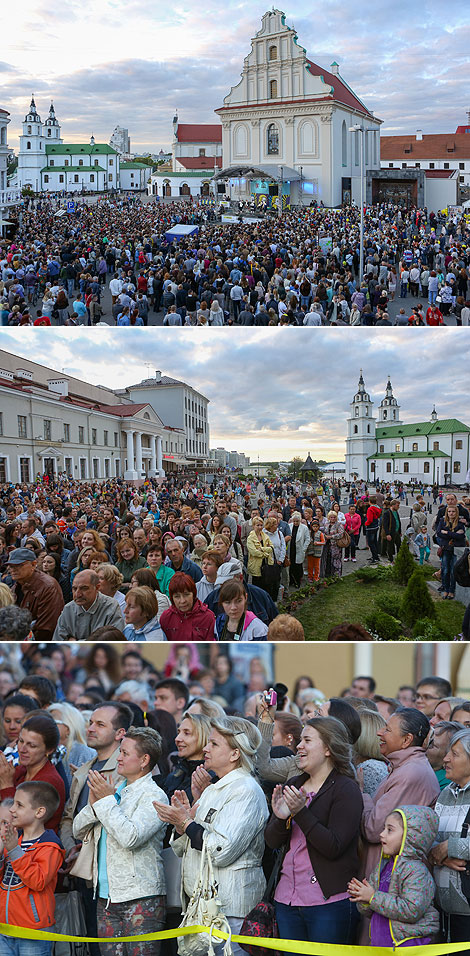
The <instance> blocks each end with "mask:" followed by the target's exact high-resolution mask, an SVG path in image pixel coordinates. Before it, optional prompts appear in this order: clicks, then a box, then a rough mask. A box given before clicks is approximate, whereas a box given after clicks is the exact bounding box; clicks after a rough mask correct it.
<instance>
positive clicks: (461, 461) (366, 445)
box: [346, 371, 470, 485]
mask: <svg viewBox="0 0 470 956" xmlns="http://www.w3.org/2000/svg"><path fill="white" fill-rule="evenodd" d="M373 406H374V402H373V401H372V400H371V397H370V395H369V393H368V392H367V391H366V387H365V383H364V379H363V376H362V371H361V374H360V378H359V383H358V387H357V391H356V394H355V395H354V398H353V400H352V402H351V406H350V407H351V414H350V416H349V418H348V433H347V439H346V479H351V478H353V477H354V476H356V477H358V478H362V479H365V480H366V481H372V482H373V481H377V480H378V481H402V482H404V483H409V482H426V483H429V484H431V485H432V484H434V483H436V484H440V485H465V484H466V483H467V482H468V480H469V478H468V474H469V470H470V427H469V426H468V425H465V424H464V423H463V422H461V421H459V420H458V419H456V418H447V419H439V418H438V415H437V412H436V409H435V408H433V410H432V413H431V417H430V420H429V421H427V422H414V423H410V424H405V423H403V422H402V420H401V416H400V406H399V405H398V402H397V400H396V398H395V396H394V394H393V389H392V384H391V382H390V379H389V380H388V382H387V386H386V390H385V396H384V398H383V399H382V401H381V402H380V405H379V410H378V419H376V418H375V417H374V414H373Z"/></svg>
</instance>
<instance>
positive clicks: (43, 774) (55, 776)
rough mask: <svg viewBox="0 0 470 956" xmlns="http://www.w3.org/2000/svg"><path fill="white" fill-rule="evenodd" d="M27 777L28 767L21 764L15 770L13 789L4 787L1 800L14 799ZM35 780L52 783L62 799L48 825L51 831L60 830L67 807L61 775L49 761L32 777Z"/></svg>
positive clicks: (0, 795) (0, 792) (0, 793)
mask: <svg viewBox="0 0 470 956" xmlns="http://www.w3.org/2000/svg"><path fill="white" fill-rule="evenodd" d="M25 777H26V767H22V766H21V764H20V766H19V767H16V768H15V779H14V783H13V786H12V787H4V788H3V789H2V790H0V800H6V798H7V797H14V796H15V790H16V788H17V787H19V785H20V783H24V780H25ZM32 779H33V780H41V781H43V782H44V783H51V784H52V786H53V787H55V789H56V790H57V793H58V794H59V797H60V803H59V806H58V808H57V810H56V812H55V813H54V816H53V817H51V819H50V820H48V821H47V822H48V825H49V827H50V829H51V830H58V829H59V826H60V821H61V819H62V814H63V812H64V807H65V784H64V781H63V780H62V777H61V776H60V773H59V772H58V771H57V770H56V769H55V767H54V766H53V765H52V764H51V762H50V760H48V761H47V762H46V763H45V764H44V766H43V767H41V769H40V770H38V772H37V774H36V775H35V776H34V777H32Z"/></svg>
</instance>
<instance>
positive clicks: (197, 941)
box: [178, 841, 233, 956]
mask: <svg viewBox="0 0 470 956" xmlns="http://www.w3.org/2000/svg"><path fill="white" fill-rule="evenodd" d="M183 868H184V859H183ZM184 926H207V928H208V929H210V933H192V934H190V935H188V936H178V953H179V956H203V954H206V953H207V956H215V950H214V943H215V944H216V945H217V944H220V943H222V942H223V940H221V939H218V937H215V938H214V937H213V936H212V932H213V930H214V929H218V930H220V931H221V932H223V933H227V934H228V939H227V940H226V942H225V944H224V948H223V953H224V956H233V950H232V932H231V929H230V925H229V922H228V920H227V917H226V916H224V914H223V913H222V912H221V902H220V900H219V897H218V895H217V884H216V882H215V879H214V871H213V867H212V860H211V856H210V853H209V851H208V850H207V848H206V843H205V841H204V842H203V844H202V850H201V864H200V867H199V876H198V879H197V882H196V886H195V887H194V890H193V892H192V894H191V897H190V900H189V903H188V905H187V907H186V912H185V914H184V916H183V920H182V922H181V923H180V929H182V928H183V927H184Z"/></svg>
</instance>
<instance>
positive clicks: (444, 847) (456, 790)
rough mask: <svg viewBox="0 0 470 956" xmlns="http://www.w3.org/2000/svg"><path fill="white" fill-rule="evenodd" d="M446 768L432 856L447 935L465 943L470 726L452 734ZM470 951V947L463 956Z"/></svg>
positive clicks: (469, 919)
mask: <svg viewBox="0 0 470 956" xmlns="http://www.w3.org/2000/svg"><path fill="white" fill-rule="evenodd" d="M444 768H445V771H446V776H447V779H448V780H449V786H448V787H446V788H445V789H444V790H442V792H441V793H440V795H439V797H438V799H437V802H436V805H435V810H436V813H437V815H438V817H439V832H438V835H437V840H438V843H437V844H436V845H435V846H434V847H433V849H432V850H431V853H430V857H429V859H430V862H431V863H432V864H433V866H434V872H433V876H434V880H435V883H436V886H437V897H436V901H437V904H438V906H439V909H440V913H441V923H442V933H443V939H444V940H445V941H446V942H451V943H461V942H467V941H468V940H469V939H470V900H469V897H468V896H466V895H465V893H464V887H463V885H462V877H463V874H464V871H465V868H466V866H467V865H468V861H469V860H470V843H469V840H468V836H467V835H466V831H465V830H463V829H462V828H463V826H464V823H465V822H466V821H468V815H469V813H470V789H469V784H470V730H467V729H464V730H459V731H458V733H456V734H454V736H453V737H452V738H451V742H450V750H449V751H448V753H447V754H446V756H445V757H444ZM462 834H463V835H462ZM469 953H470V950H468V949H467V950H465V951H464V953H463V956H468V954H469Z"/></svg>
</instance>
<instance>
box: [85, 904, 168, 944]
mask: <svg viewBox="0 0 470 956" xmlns="http://www.w3.org/2000/svg"><path fill="white" fill-rule="evenodd" d="M165 902H166V897H165V896H146V897H145V898H144V899H142V900H129V901H128V902H126V903H109V904H108V902H107V900H103V899H99V900H98V936H99V937H100V938H101V939H102V940H103V942H100V950H101V956H159V953H160V947H161V942H160V941H159V940H149V941H148V942H146V943H124V942H122V943H106V942H104V940H105V939H106V937H107V936H109V937H111V936H141V935H143V934H144V933H158V932H160V930H163V929H164V928H165Z"/></svg>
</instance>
